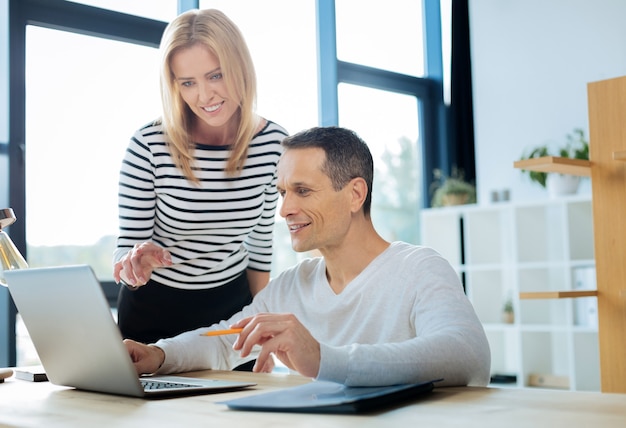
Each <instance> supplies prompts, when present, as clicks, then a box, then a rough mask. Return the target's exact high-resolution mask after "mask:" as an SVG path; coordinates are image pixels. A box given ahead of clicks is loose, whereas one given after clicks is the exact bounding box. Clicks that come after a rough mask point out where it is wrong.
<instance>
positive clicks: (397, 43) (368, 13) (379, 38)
mask: <svg viewBox="0 0 626 428" xmlns="http://www.w3.org/2000/svg"><path fill="white" fill-rule="evenodd" d="M335 15H336V17H335V18H336V21H337V58H338V59H339V60H341V61H347V62H352V63H356V64H361V65H367V66H370V67H375V68H380V69H383V70H388V71H395V72H398V73H403V74H408V75H411V76H417V77H422V76H424V48H423V46H424V42H423V34H422V1H421V0H415V1H407V0H387V1H385V2H384V5H382V4H381V2H379V1H375V0H335Z"/></svg>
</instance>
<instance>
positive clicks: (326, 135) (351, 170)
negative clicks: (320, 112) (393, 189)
mask: <svg viewBox="0 0 626 428" xmlns="http://www.w3.org/2000/svg"><path fill="white" fill-rule="evenodd" d="M282 144H283V146H284V147H285V148H286V149H303V148H311V147H313V148H320V149H322V150H324V152H325V153H326V161H325V162H324V164H323V165H322V172H323V173H324V174H326V175H327V176H328V177H329V178H330V181H331V183H332V185H333V188H334V189H335V190H336V191H339V190H341V189H343V188H344V186H345V185H346V184H348V183H349V182H350V180H352V179H353V178H357V177H360V178H362V179H364V180H365V183H366V184H367V196H366V198H365V202H364V203H363V212H364V213H365V215H369V214H370V209H371V205H372V186H373V181H374V161H373V159H372V154H371V152H370V150H369V147H367V144H366V143H365V141H363V140H362V139H361V138H360V137H359V136H358V135H357V134H356V132H354V131H351V130H349V129H346V128H341V127H338V126H324V127H315V128H311V129H307V130H305V131H302V132H299V133H297V134H294V135H292V136H289V137H287V138H285V139H284V140H283V143H282Z"/></svg>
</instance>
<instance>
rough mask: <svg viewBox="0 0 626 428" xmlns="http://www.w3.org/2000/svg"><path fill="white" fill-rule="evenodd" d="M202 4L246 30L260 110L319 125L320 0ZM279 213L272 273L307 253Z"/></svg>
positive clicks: (290, 123) (293, 128)
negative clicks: (297, 248) (293, 242)
mask: <svg viewBox="0 0 626 428" xmlns="http://www.w3.org/2000/svg"><path fill="white" fill-rule="evenodd" d="M200 7H201V8H215V9H219V10H221V11H222V12H224V13H225V14H226V15H227V16H228V17H229V18H230V19H232V20H233V21H234V22H235V24H237V26H238V27H239V29H240V30H241V32H242V33H243V35H244V37H245V39H246V43H247V44H248V48H249V49H250V54H251V55H252V59H253V61H254V67H255V69H256V74H257V82H258V85H257V86H258V93H257V111H258V113H259V114H260V115H261V116H263V117H265V118H267V119H270V120H273V121H274V122H276V123H279V124H280V125H282V126H284V127H285V128H286V129H287V132H289V133H291V134H294V133H296V132H298V131H301V130H303V129H307V128H311V127H313V126H316V125H317V74H316V73H317V66H316V60H317V44H316V43H317V42H316V38H315V34H316V29H315V28H316V23H315V1H314V0H298V1H293V0H266V1H262V2H260V1H257V0H206V1H205V0H203V1H201V2H200ZM279 203H280V202H279ZM278 212H279V210H277V211H276V225H275V228H274V258H273V261H272V272H271V275H272V277H274V276H276V275H277V274H279V273H280V272H282V271H283V270H285V269H286V268H288V267H290V266H293V265H294V264H295V263H296V262H297V261H298V260H300V259H302V258H303V257H305V256H307V255H308V254H298V253H296V252H294V251H293V249H292V248H291V238H290V236H289V231H288V229H287V226H286V225H285V221H284V219H283V218H282V217H280V215H279V214H278Z"/></svg>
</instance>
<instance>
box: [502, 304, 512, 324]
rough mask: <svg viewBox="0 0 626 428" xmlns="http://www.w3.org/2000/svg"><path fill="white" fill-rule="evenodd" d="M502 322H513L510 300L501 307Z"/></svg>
mask: <svg viewBox="0 0 626 428" xmlns="http://www.w3.org/2000/svg"><path fill="white" fill-rule="evenodd" d="M502 321H503V322H505V323H507V324H513V323H514V322H515V314H514V313H513V300H511V299H510V298H509V299H507V300H506V301H505V302H504V305H503V306H502Z"/></svg>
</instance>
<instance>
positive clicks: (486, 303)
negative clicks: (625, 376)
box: [421, 196, 600, 391]
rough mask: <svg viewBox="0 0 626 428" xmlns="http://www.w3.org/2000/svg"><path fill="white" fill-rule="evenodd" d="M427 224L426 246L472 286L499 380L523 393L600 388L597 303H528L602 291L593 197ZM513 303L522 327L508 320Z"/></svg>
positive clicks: (440, 212) (473, 212)
mask: <svg viewBox="0 0 626 428" xmlns="http://www.w3.org/2000/svg"><path fill="white" fill-rule="evenodd" d="M421 227H422V232H421V233H422V243H423V245H427V246H429V247H433V248H434V249H435V250H437V251H439V252H440V253H441V254H442V255H443V256H444V257H446V258H447V259H448V260H449V261H450V263H451V264H452V265H453V266H454V268H455V269H456V270H457V272H458V273H459V276H460V277H461V279H462V281H463V283H464V286H465V290H466V293H467V295H468V297H469V298H470V300H471V301H472V304H473V305H474V308H475V310H476V313H477V314H478V317H479V318H480V320H481V322H482V323H483V325H484V327H485V331H486V333H487V337H488V339H489V344H490V346H491V355H492V362H491V369H492V374H493V375H505V377H511V376H513V377H515V379H516V381H515V382H513V383H510V385H512V386H518V387H530V386H540V387H553V388H565V389H571V390H585V391H599V390H600V373H599V372H600V369H599V367H600V361H599V346H598V328H597V300H596V297H582V298H581V297H579V298H576V299H571V298H564V299H563V298H561V299H530V300H526V299H524V300H520V299H519V295H520V292H521V293H524V292H529V293H530V292H546V291H553V292H557V291H558V292H562V291H574V290H595V289H596V284H595V278H596V276H595V261H594V237H593V220H592V204H591V197H590V196H572V197H564V198H560V199H551V200H547V201H542V202H537V203H498V204H493V205H487V206H480V205H462V206H456V207H445V208H433V209H427V210H423V211H422V220H421ZM507 299H511V300H512V302H513V308H514V314H515V319H514V321H513V323H506V322H504V321H503V311H502V308H503V306H504V303H505V301H506V300H507ZM504 385H505V384H502V386H504Z"/></svg>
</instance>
